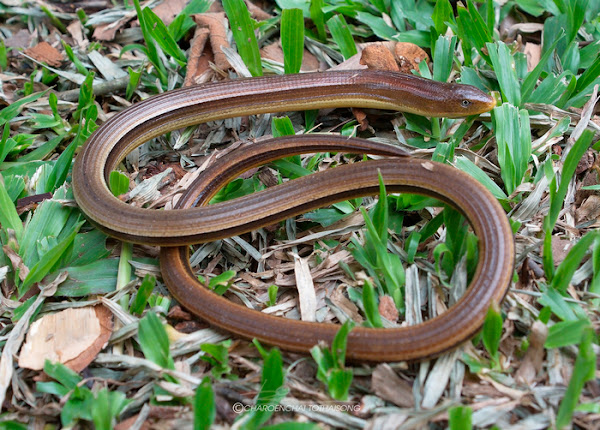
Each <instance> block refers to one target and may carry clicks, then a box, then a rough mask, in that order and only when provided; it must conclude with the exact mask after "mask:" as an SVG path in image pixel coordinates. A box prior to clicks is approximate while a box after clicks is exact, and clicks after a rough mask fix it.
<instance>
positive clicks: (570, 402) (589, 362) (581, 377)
mask: <svg viewBox="0 0 600 430" xmlns="http://www.w3.org/2000/svg"><path fill="white" fill-rule="evenodd" d="M594 337H595V333H594V330H593V328H591V327H589V328H587V329H586V330H585V331H584V332H583V336H582V340H581V343H580V344H579V353H578V354H577V358H576V359H575V365H574V366H573V374H572V376H571V380H570V381H569V385H568V386H567V391H566V392H565V395H564V397H563V399H562V401H561V402H560V406H559V408H558V414H557V415H556V428H558V429H561V428H564V427H566V426H568V425H569V424H570V423H571V418H572V417H573V411H574V410H575V406H576V405H577V403H578V401H579V396H580V395H581V391H582V390H583V386H584V384H585V383H586V382H587V381H591V380H593V379H594V373H595V371H596V354H595V353H594V349H593V343H594Z"/></svg>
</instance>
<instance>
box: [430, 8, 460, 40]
mask: <svg viewBox="0 0 600 430" xmlns="http://www.w3.org/2000/svg"><path fill="white" fill-rule="evenodd" d="M431 19H432V20H433V26H434V28H435V31H436V33H437V35H438V36H441V35H444V34H446V30H447V29H448V24H447V23H448V22H453V20H454V16H453V11H452V5H451V4H450V1H449V0H438V1H437V2H436V3H435V7H434V8H433V14H432V15H431Z"/></svg>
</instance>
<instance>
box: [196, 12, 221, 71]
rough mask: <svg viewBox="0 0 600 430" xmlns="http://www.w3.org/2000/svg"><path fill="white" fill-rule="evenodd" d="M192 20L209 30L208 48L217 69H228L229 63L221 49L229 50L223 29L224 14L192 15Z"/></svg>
mask: <svg viewBox="0 0 600 430" xmlns="http://www.w3.org/2000/svg"><path fill="white" fill-rule="evenodd" d="M192 18H193V19H194V22H196V24H198V25H199V26H200V27H205V28H208V30H209V40H210V47H211V50H212V54H213V56H214V63H215V66H216V67H217V69H220V70H227V69H229V67H230V65H229V61H228V60H227V57H225V54H224V53H223V50H222V49H221V48H222V47H225V48H229V42H227V30H226V28H225V22H226V21H225V13H224V12H219V13H201V14H197V15H192Z"/></svg>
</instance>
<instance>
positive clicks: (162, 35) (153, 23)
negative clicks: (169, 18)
mask: <svg viewBox="0 0 600 430" xmlns="http://www.w3.org/2000/svg"><path fill="white" fill-rule="evenodd" d="M142 13H143V14H144V21H145V22H146V25H147V26H148V27H149V28H151V29H152V31H151V33H150V34H151V36H152V39H154V41H155V42H156V43H157V44H158V46H160V48H161V49H162V50H163V52H164V53H165V54H167V55H170V56H171V57H173V58H174V59H175V61H177V63H178V64H179V66H181V67H185V65H186V64H187V56H186V55H185V52H183V50H182V49H181V48H180V47H179V45H177V42H175V40H174V39H173V37H172V36H171V33H169V29H168V28H167V26H166V25H165V24H164V22H162V20H161V19H160V18H159V17H158V16H157V15H156V14H155V13H154V12H152V9H150V8H148V7H146V8H144V10H143V11H142Z"/></svg>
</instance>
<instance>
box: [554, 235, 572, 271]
mask: <svg viewBox="0 0 600 430" xmlns="http://www.w3.org/2000/svg"><path fill="white" fill-rule="evenodd" d="M574 244H575V243H574V242H571V241H570V240H568V239H563V238H560V237H558V236H552V258H553V259H554V264H556V265H559V264H560V263H562V261H563V260H564V259H565V257H566V256H567V254H568V253H569V251H570V250H571V248H572V247H573V245H574Z"/></svg>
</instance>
